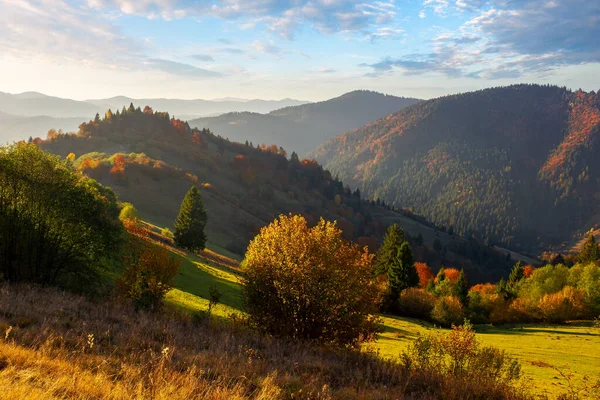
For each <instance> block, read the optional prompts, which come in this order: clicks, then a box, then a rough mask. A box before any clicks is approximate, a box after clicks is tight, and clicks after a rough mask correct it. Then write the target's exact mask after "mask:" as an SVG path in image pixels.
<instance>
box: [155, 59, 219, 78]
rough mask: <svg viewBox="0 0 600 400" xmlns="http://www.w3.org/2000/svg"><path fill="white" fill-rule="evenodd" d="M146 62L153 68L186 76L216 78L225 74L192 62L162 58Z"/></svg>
mask: <svg viewBox="0 0 600 400" xmlns="http://www.w3.org/2000/svg"><path fill="white" fill-rule="evenodd" d="M144 64H146V65H148V66H149V67H151V68H154V69H158V70H160V71H164V72H167V73H169V74H172V75H177V76H183V77H186V78H215V77H220V76H223V74H222V73H220V72H215V71H209V70H207V69H203V68H198V67H195V66H193V65H190V64H184V63H180V62H176V61H170V60H162V59H158V58H152V59H148V60H146V61H145V62H144Z"/></svg>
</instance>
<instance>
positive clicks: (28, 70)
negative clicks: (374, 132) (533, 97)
mask: <svg viewBox="0 0 600 400" xmlns="http://www.w3.org/2000/svg"><path fill="white" fill-rule="evenodd" d="M0 29H1V32H2V33H1V34H0V91H3V92H9V93H20V92H25V91H38V92H42V93H45V94H48V95H53V96H59V97H67V98H74V99H78V100H84V99H96V98H106V97H111V96H116V95H126V96H129V97H133V98H156V97H165V98H184V99H194V98H203V99H215V98H224V97H236V98H247V99H249V98H262V99H281V98H286V97H287V98H295V99H300V100H309V101H317V100H324V99H327V98H331V97H335V96H338V95H341V94H343V93H345V92H348V91H351V90H356V89H369V90H376V91H380V92H384V93H388V94H394V95H398V96H407V97H417V98H423V99H427V98H433V97H437V96H442V95H445V94H452V93H458V92H464V91H470V90H476V89H481V88H486V87H492V86H503V85H509V84H513V83H521V82H527V83H544V84H545V83H550V84H556V85H559V86H566V87H569V88H572V89H578V88H582V89H584V90H587V91H590V90H598V89H600V79H598V77H600V39H599V38H600V1H598V0H381V1H354V0H312V1H305V0H281V1H275V0H221V1H219V0H212V1H208V0H195V1H192V0H138V1H131V0H87V1H68V0H0Z"/></svg>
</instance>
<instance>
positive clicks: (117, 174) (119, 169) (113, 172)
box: [110, 153, 127, 179]
mask: <svg viewBox="0 0 600 400" xmlns="http://www.w3.org/2000/svg"><path fill="white" fill-rule="evenodd" d="M126 163H127V160H126V159H125V156H124V155H123V154H120V153H119V154H117V155H116V156H115V158H114V165H113V167H112V168H111V169H110V176H112V177H113V178H119V179H120V178H123V177H124V176H125V165H126Z"/></svg>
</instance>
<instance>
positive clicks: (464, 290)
mask: <svg viewBox="0 0 600 400" xmlns="http://www.w3.org/2000/svg"><path fill="white" fill-rule="evenodd" d="M454 291H455V296H456V297H457V298H458V299H459V300H460V302H461V303H462V304H463V305H464V306H467V302H468V300H469V296H468V295H469V288H468V287H467V278H466V277H465V271H464V270H463V269H461V270H460V274H459V275H458V279H457V280H456V286H455V288H454Z"/></svg>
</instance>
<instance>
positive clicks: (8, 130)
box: [0, 92, 307, 143]
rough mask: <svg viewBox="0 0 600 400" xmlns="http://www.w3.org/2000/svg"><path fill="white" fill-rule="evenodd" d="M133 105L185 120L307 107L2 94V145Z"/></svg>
mask: <svg viewBox="0 0 600 400" xmlns="http://www.w3.org/2000/svg"><path fill="white" fill-rule="evenodd" d="M131 103H134V104H136V105H140V106H141V107H144V106H146V105H149V106H150V107H153V108H156V109H166V110H169V111H170V112H171V114H172V115H176V116H177V117H180V118H183V119H192V118H197V117H199V116H213V115H220V114H223V113H227V112H232V111H252V112H260V113H268V112H270V111H272V110H275V109H280V108H282V107H288V106H295V105H300V104H306V103H307V102H305V101H301V100H294V99H288V98H286V99H282V100H260V99H252V100H247V99H239V100H233V99H217V100H201V99H198V100H179V99H132V98H130V97H126V96H116V97H112V98H109V99H98V100H86V101H78V100H71V99H64V98H60V97H54V96H48V95H45V94H43V93H38V92H24V93H19V94H11V93H4V92H0V116H3V118H2V119H0V143H2V142H6V141H14V140H22V139H27V138H28V137H29V136H33V137H38V136H39V137H45V136H46V133H47V132H48V130H49V129H56V130H58V129H62V130H63V131H65V132H71V131H75V130H77V127H78V126H79V124H81V123H82V122H86V121H89V119H90V116H93V115H95V114H96V113H99V114H100V115H104V113H105V112H106V110H108V109H112V110H113V111H116V110H121V109H122V108H123V107H124V106H125V107H128V106H129V104H131Z"/></svg>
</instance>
